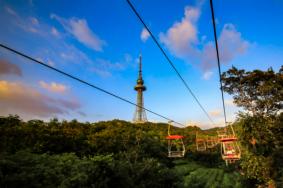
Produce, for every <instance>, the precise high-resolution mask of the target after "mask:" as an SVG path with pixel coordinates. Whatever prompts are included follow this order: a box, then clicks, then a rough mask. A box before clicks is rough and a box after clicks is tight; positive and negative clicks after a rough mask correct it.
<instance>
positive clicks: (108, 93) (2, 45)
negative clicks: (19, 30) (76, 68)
mask: <svg viewBox="0 0 283 188" xmlns="http://www.w3.org/2000/svg"><path fill="white" fill-rule="evenodd" d="M0 47H1V48H4V49H6V50H8V51H10V52H13V53H15V54H17V55H19V56H21V57H24V58H26V59H28V60H31V61H33V62H35V63H37V64H40V65H42V66H44V67H45V68H48V69H51V70H53V71H55V72H57V73H60V74H63V75H64V76H66V77H69V78H71V79H73V80H76V81H78V82H80V83H82V84H85V85H88V86H90V87H92V88H94V89H96V90H99V91H101V92H103V93H105V94H107V95H110V96H112V97H114V98H117V99H119V100H121V101H124V102H126V103H128V104H131V105H133V106H136V107H139V108H142V109H144V110H146V111H147V112H149V113H152V114H154V115H156V116H159V117H161V118H163V119H166V120H167V121H172V122H175V123H176V124H178V125H181V126H182V127H186V126H185V125H184V124H182V123H179V122H176V121H173V120H172V119H170V118H168V117H166V116H163V115H161V114H159V113H156V112H154V111H152V110H149V109H147V108H144V107H142V106H139V105H137V104H135V103H133V102H131V101H129V100H128V99H125V98H123V97H120V96H118V95H116V94H114V93H111V92H109V91H107V90H105V89H102V88H100V87H98V86H95V85H93V84H91V83H89V82H87V81H84V80H82V79H80V78H78V77H75V76H73V75H71V74H69V73H66V72H64V71H62V70H60V69H57V68H54V67H52V66H50V65H47V64H45V63H43V62H41V61H39V60H36V59H35V58H33V57H31V56H28V55H26V54H24V53H22V52H20V51H17V50H15V49H13V48H10V47H8V46H6V45H4V44H1V43H0Z"/></svg>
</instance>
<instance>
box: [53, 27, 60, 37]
mask: <svg viewBox="0 0 283 188" xmlns="http://www.w3.org/2000/svg"><path fill="white" fill-rule="evenodd" d="M51 34H52V35H54V36H56V37H59V35H60V34H59V31H58V30H57V29H56V28H55V27H52V28H51Z"/></svg>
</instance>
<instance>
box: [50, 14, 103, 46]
mask: <svg viewBox="0 0 283 188" xmlns="http://www.w3.org/2000/svg"><path fill="white" fill-rule="evenodd" d="M50 17H51V18H52V19H55V20H57V21H58V22H59V23H60V24H61V25H62V26H63V27H64V29H65V30H66V31H67V32H69V33H70V34H71V35H73V36H74V37H75V38H76V39H77V40H78V41H79V42H81V43H82V44H84V45H85V46H87V47H89V48H91V49H93V50H95V51H103V46H105V45H106V42H105V41H104V40H102V39H100V38H99V37H98V36H97V35H96V34H95V33H94V32H93V31H92V30H91V29H90V28H89V25H88V23H87V21H86V20H85V19H79V18H70V19H65V18H62V17H60V16H57V15H56V14H51V15H50Z"/></svg>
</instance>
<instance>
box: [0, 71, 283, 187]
mask: <svg viewBox="0 0 283 188" xmlns="http://www.w3.org/2000/svg"><path fill="white" fill-rule="evenodd" d="M222 79H223V88H224V91H225V92H227V93H229V94H230V95H232V96H233V99H234V103H235V104H236V105H238V106H240V107H242V109H243V111H242V112H239V114H238V118H237V120H236V121H235V122H234V123H233V126H234V128H235V130H236V133H237V135H238V138H239V143H240V146H241V151H242V158H241V160H240V161H237V162H236V163H235V164H233V165H230V166H226V165H225V163H224V161H223V160H222V159H221V155H220V147H219V144H218V145H217V146H216V147H214V148H211V149H209V150H206V151H203V152H197V151H196V145H195V138H196V132H198V134H199V135H204V136H205V135H211V136H213V135H216V131H217V130H218V129H217V128H214V129H210V130H205V131H203V130H200V128H198V127H187V128H183V129H181V128H177V127H173V128H172V133H174V134H180V135H184V136H185V139H184V142H185V145H186V150H187V152H186V155H185V157H184V158H182V159H170V158H168V157H167V141H166V139H165V137H166V135H167V124H163V123H150V122H148V123H144V124H132V123H130V122H126V121H121V120H113V121H107V122H97V123H81V122H78V121H77V120H73V121H69V122H68V121H58V120H57V119H52V120H50V121H49V122H43V121H41V120H30V121H27V122H25V121H22V120H21V119H20V117H18V116H8V117H1V118H0V187H221V188H225V187H227V188H228V187H270V188H272V187H283V160H282V159H283V147H282V145H283V123H282V122H283V113H282V101H283V67H282V68H281V69H280V70H279V72H278V73H276V72H274V71H273V70H272V69H269V70H267V71H259V70H255V71H252V72H247V71H245V70H238V69H236V68H235V67H233V68H232V69H230V70H229V71H227V72H225V73H223V75H222Z"/></svg>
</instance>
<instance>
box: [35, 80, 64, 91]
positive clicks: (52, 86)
mask: <svg viewBox="0 0 283 188" xmlns="http://www.w3.org/2000/svg"><path fill="white" fill-rule="evenodd" d="M39 85H40V86H41V87H42V88H44V89H46V90H47V91H50V92H54V93H64V92H66V90H67V88H68V87H67V86H65V85H63V84H59V83H56V82H51V83H46V82H44V81H39Z"/></svg>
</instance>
